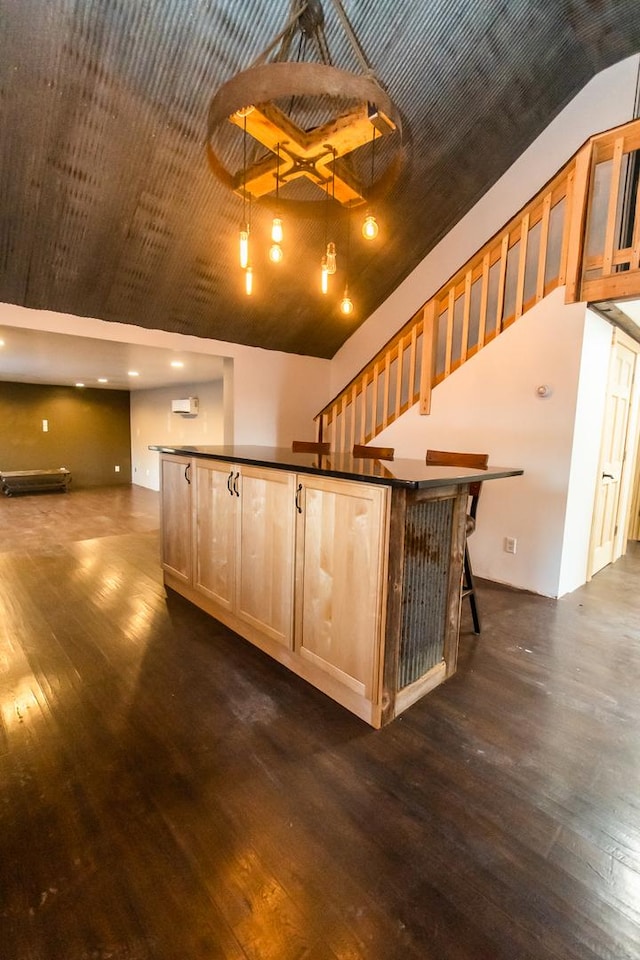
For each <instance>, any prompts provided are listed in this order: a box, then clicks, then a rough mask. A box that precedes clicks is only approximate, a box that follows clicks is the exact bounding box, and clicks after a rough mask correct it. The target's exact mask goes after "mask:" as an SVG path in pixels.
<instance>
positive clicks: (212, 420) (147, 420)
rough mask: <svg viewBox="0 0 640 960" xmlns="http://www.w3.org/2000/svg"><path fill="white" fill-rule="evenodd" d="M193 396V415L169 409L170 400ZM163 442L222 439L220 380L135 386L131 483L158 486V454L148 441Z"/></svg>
mask: <svg viewBox="0 0 640 960" xmlns="http://www.w3.org/2000/svg"><path fill="white" fill-rule="evenodd" d="M182 397H197V398H198V401H199V409H198V415H197V417H182V416H180V415H179V414H177V413H172V412H171V401H172V400H178V399H180V398H182ZM152 443H153V444H158V443H160V444H166V445H167V446H170V445H171V446H174V445H178V446H180V445H183V444H214V445H216V444H221V443H224V409H223V382H222V380H221V379H220V380H215V381H213V382H211V383H193V384H187V385H186V386H185V385H182V386H181V387H180V388H178V389H176V388H175V387H162V388H160V389H157V390H135V391H134V392H132V394H131V476H132V481H133V483H137V484H139V485H140V486H141V487H149V488H150V489H151V490H159V489H160V475H159V465H160V464H159V458H158V454H157V453H155V452H154V451H152V450H149V444H152Z"/></svg>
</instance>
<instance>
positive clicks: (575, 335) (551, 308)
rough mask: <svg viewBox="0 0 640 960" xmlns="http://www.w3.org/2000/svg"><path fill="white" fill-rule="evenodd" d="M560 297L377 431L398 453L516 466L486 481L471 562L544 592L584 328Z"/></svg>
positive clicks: (555, 573) (552, 580)
mask: <svg viewBox="0 0 640 960" xmlns="http://www.w3.org/2000/svg"><path fill="white" fill-rule="evenodd" d="M563 296H564V290H556V291H554V293H553V294H551V295H550V296H549V297H547V298H546V299H545V300H543V301H542V302H541V303H539V304H538V305H537V306H536V307H534V308H533V309H532V310H530V311H529V312H528V313H526V314H525V315H524V316H523V317H521V318H520V319H519V320H518V321H517V322H516V323H515V324H513V326H511V327H510V328H509V329H508V330H506V331H505V332H504V333H502V334H501V335H500V336H499V337H498V338H497V339H496V340H494V341H493V342H492V343H490V344H489V345H488V346H487V347H485V348H484V349H483V350H481V351H480V353H479V354H478V355H477V356H476V357H474V359H473V361H472V362H470V363H467V364H464V365H463V366H462V367H461V368H460V369H459V370H457V371H456V372H455V373H454V374H453V375H452V376H451V377H449V378H448V379H447V380H445V381H444V382H443V383H442V384H440V385H439V386H438V387H437V389H436V390H435V391H434V393H433V397H432V408H431V414H430V415H429V416H420V414H419V413H418V408H417V406H415V407H413V408H412V409H411V410H410V411H409V412H408V413H407V414H405V415H404V417H401V418H400V420H398V421H397V422H396V423H394V424H392V425H391V426H390V427H388V428H387V429H386V430H385V431H383V433H381V434H379V436H378V437H377V438H376V443H380V444H382V445H384V446H387V445H388V446H392V447H395V450H396V456H397V457H412V458H420V459H422V458H423V457H424V455H425V451H426V449H427V447H433V448H435V449H440V450H469V451H474V452H479V453H488V454H489V460H490V463H491V464H492V465H504V466H513V467H522V468H523V469H524V475H523V476H522V477H514V478H509V479H503V480H495V481H491V482H489V483H486V484H485V485H484V487H483V490H482V499H481V501H480V506H479V508H478V527H477V530H476V532H475V533H474V535H473V540H472V543H471V552H472V557H473V563H474V571H475V572H476V573H477V574H478V576H480V577H486V578H488V579H490V580H497V581H499V582H502V583H509V584H511V585H513V586H516V587H520V588H522V589H527V590H532V591H534V592H536V593H541V594H544V595H545V596H551V597H555V596H558V595H559V591H560V568H561V558H562V547H563V539H564V533H565V514H566V510H567V495H568V488H569V477H570V471H571V454H572V444H573V432H574V430H573V425H574V419H575V415H576V407H577V399H578V383H579V377H580V360H581V354H582V345H583V334H584V327H585V307H584V305H583V304H574V305H572V306H569V307H567V306H565V304H564V301H563ZM541 384H546V385H548V386H549V387H550V388H551V395H550V396H549V397H547V398H545V399H540V398H539V397H538V396H537V395H536V387H538V386H540V385H541ZM597 443H598V444H599V438H597ZM505 537H515V538H516V539H517V553H516V554H515V555H512V554H508V553H505V551H504V538H505ZM587 546H588V542H587ZM584 563H585V564H586V556H585V558H584ZM582 581H584V574H583V577H582Z"/></svg>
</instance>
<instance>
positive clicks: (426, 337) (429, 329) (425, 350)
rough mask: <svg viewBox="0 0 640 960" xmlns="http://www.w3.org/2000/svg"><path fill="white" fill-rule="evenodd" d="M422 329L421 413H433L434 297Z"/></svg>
mask: <svg viewBox="0 0 640 960" xmlns="http://www.w3.org/2000/svg"><path fill="white" fill-rule="evenodd" d="M422 316H423V327H422V368H421V371H420V413H421V414H422V415H423V416H424V415H426V414H429V413H431V388H432V386H433V366H434V360H435V352H436V351H435V339H436V300H435V297H432V298H431V300H429V302H428V303H427V304H426V306H425V307H424V311H423V315H422Z"/></svg>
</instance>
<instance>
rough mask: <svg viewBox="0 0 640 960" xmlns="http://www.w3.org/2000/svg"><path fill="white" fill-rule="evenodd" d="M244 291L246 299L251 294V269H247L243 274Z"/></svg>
mask: <svg viewBox="0 0 640 960" xmlns="http://www.w3.org/2000/svg"><path fill="white" fill-rule="evenodd" d="M244 291H245V293H246V295H247V296H248V297H250V296H251V294H252V293H253V267H247V269H246V270H245V272H244Z"/></svg>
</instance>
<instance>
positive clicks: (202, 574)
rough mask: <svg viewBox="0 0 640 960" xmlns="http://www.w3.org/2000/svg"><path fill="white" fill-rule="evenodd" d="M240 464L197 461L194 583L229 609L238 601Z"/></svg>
mask: <svg viewBox="0 0 640 960" xmlns="http://www.w3.org/2000/svg"><path fill="white" fill-rule="evenodd" d="M238 476H239V468H238V467H236V466H235V465H234V464H230V463H225V462H223V461H217V460H196V461H195V496H196V511H195V516H196V518H197V520H196V526H195V530H194V543H195V550H194V555H195V562H194V574H193V577H194V586H196V587H197V588H198V589H199V590H201V591H202V592H203V593H204V594H206V595H207V596H208V597H211V599H212V600H215V602H216V603H219V604H220V605H221V606H222V607H224V608H225V609H226V610H232V609H233V606H234V602H235V563H236V523H237V516H238V501H239V495H240V491H239V487H238Z"/></svg>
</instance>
